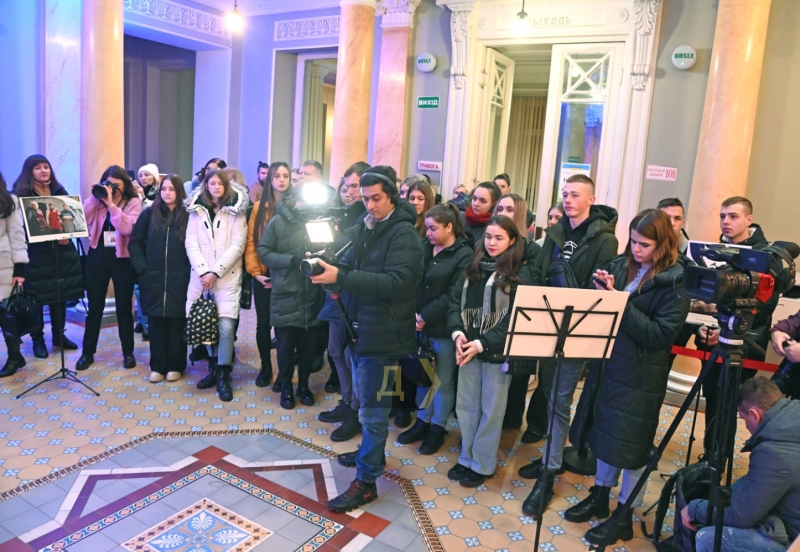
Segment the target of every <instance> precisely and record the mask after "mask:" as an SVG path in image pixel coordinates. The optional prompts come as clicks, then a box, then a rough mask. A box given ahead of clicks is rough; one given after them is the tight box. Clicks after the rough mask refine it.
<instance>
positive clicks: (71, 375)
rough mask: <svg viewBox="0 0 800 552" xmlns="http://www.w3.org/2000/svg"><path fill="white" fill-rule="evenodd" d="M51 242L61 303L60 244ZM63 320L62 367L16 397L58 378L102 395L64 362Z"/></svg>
mask: <svg viewBox="0 0 800 552" xmlns="http://www.w3.org/2000/svg"><path fill="white" fill-rule="evenodd" d="M50 243H52V245H53V258H55V260H56V297H57V298H58V304H61V272H60V270H59V266H58V249H57V247H58V244H57V242H56V241H52V242H50ZM62 322H63V323H62V324H59V328H58V339H59V341H58V342H59V343H61V369H60V370H59V371H58V372H56V373H55V374H52V375H50V376H47V377H46V378H45V379H43V380H42V381H40V382H39V383H37V384H36V385H34V386H33V387H31V388H29V389H26V390H25V391H23V392H22V393H20V394H19V395H16V396H15V397H14V398H15V399H19V398H21V397H24V396H25V395H27V394H28V393H30V392H31V391H33V390H34V389H36V388H37V387H39V386H40V385H42V384H44V383H47V382H49V381H53V380H58V379H66V380H70V381H74V382H75V383H79V384H81V385H83V386H84V387H85V388H86V389H88V390H89V391H91V392H92V393H94V395H95V396H97V397H99V396H100V393H98V392H97V391H95V390H94V389H92V388H91V387H89V386H88V385H86V384H85V383H84V382H82V381H81V380H79V379H78V378H77V376H76V375H75V372H73V371H71V370H68V369H67V367H66V365H65V362H64V326H66V323H67V321H66V319H65V320H62ZM52 324H53V313H52V312H51V313H50V325H51V326H52Z"/></svg>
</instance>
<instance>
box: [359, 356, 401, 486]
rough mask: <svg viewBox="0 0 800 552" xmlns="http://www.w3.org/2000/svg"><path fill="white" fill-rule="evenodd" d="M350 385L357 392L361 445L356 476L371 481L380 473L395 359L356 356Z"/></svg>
mask: <svg viewBox="0 0 800 552" xmlns="http://www.w3.org/2000/svg"><path fill="white" fill-rule="evenodd" d="M354 363H355V364H354V365H355V370H354V371H353V388H354V389H356V393H357V395H358V402H359V409H358V421H360V422H361V448H359V449H358V454H357V455H356V477H357V478H358V479H360V480H361V481H364V482H365V483H373V482H374V481H375V480H376V479H378V478H379V477H380V476H381V475H382V474H383V472H384V467H383V462H384V456H385V455H384V450H385V449H386V437H387V436H388V435H389V410H390V409H391V407H392V393H393V392H394V385H395V379H396V377H397V373H398V372H399V370H400V368H399V363H398V361H397V359H396V358H387V357H356V356H355V355H354Z"/></svg>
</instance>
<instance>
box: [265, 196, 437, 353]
mask: <svg viewBox="0 0 800 552" xmlns="http://www.w3.org/2000/svg"><path fill="white" fill-rule="evenodd" d="M366 220H367V219H365V222H366ZM416 220H417V212H416V210H415V209H414V207H412V206H411V205H409V204H408V203H406V202H400V203H398V204H397V205H396V207H395V210H394V212H392V214H391V216H390V217H389V218H388V220H385V221H383V222H379V223H377V224H376V225H375V228H374V229H373V230H369V229H368V228H367V226H366V224H365V223H361V224H356V225H355V226H353V227H352V228H350V229H349V230H347V232H346V234H347V235H348V237H349V238H350V239H351V240H352V242H353V246H352V247H351V248H350V249H349V250H348V251H347V253H345V255H344V258H343V259H342V264H343V265H346V266H347V267H350V268H345V267H342V268H340V269H339V279H338V282H337V284H338V287H339V289H341V290H342V291H343V296H344V299H345V303H346V304H347V306H348V315H349V316H350V317H351V318H352V319H353V321H357V322H358V334H359V337H358V344H357V346H356V353H357V354H358V356H364V357H367V356H386V357H390V358H393V357H400V356H404V355H409V354H413V353H415V352H416V351H417V349H418V344H417V337H416V332H415V320H416V317H415V315H416V308H417V297H416V292H417V286H418V285H419V280H420V274H421V272H422V247H421V243H420V239H419V234H418V233H417V231H416V230H415V229H414V223H415V222H416ZM273 293H274V291H273Z"/></svg>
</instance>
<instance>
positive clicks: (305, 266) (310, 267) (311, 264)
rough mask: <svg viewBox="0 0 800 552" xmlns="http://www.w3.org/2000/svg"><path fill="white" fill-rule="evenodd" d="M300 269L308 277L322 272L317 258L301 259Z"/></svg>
mask: <svg viewBox="0 0 800 552" xmlns="http://www.w3.org/2000/svg"><path fill="white" fill-rule="evenodd" d="M300 270H302V271H303V274H305V275H306V277H308V278H311V277H312V276H319V275H320V274H322V273H323V272H324V271H323V270H322V267H321V266H319V259H303V260H302V261H301V262H300Z"/></svg>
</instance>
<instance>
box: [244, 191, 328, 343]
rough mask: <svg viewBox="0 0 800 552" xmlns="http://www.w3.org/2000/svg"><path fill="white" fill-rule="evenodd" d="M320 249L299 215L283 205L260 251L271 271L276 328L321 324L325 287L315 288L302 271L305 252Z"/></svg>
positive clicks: (271, 309) (271, 308)
mask: <svg viewBox="0 0 800 552" xmlns="http://www.w3.org/2000/svg"><path fill="white" fill-rule="evenodd" d="M319 249H320V248H319V247H314V246H313V245H312V244H311V243H310V242H309V240H308V233H307V232H306V228H305V225H304V223H303V221H302V220H301V219H300V218H299V216H298V214H297V211H295V209H294V208H292V207H290V206H289V204H287V203H286V202H285V201H281V202H280V203H279V204H278V210H277V213H276V215H275V216H274V217H272V220H270V221H269V224H267V228H266V229H265V230H264V234H263V235H262V236H261V242H260V243H259V244H258V247H257V250H258V258H259V260H260V261H261V263H262V264H264V265H265V266H268V267H269V274H270V276H271V277H272V295H271V296H270V302H269V316H270V322H271V323H272V325H273V326H275V327H276V328H288V327H291V328H304V329H308V328H310V327H312V326H317V325H319V324H320V322H319V320H317V315H318V314H319V311H320V309H321V308H322V303H323V301H324V298H323V295H322V294H323V291H322V287H321V286H319V285H316V284H312V283H311V280H310V279H309V278H306V276H305V274H303V272H302V271H301V270H300V261H302V260H303V259H304V258H305V254H306V252H313V251H317V250H319Z"/></svg>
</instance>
